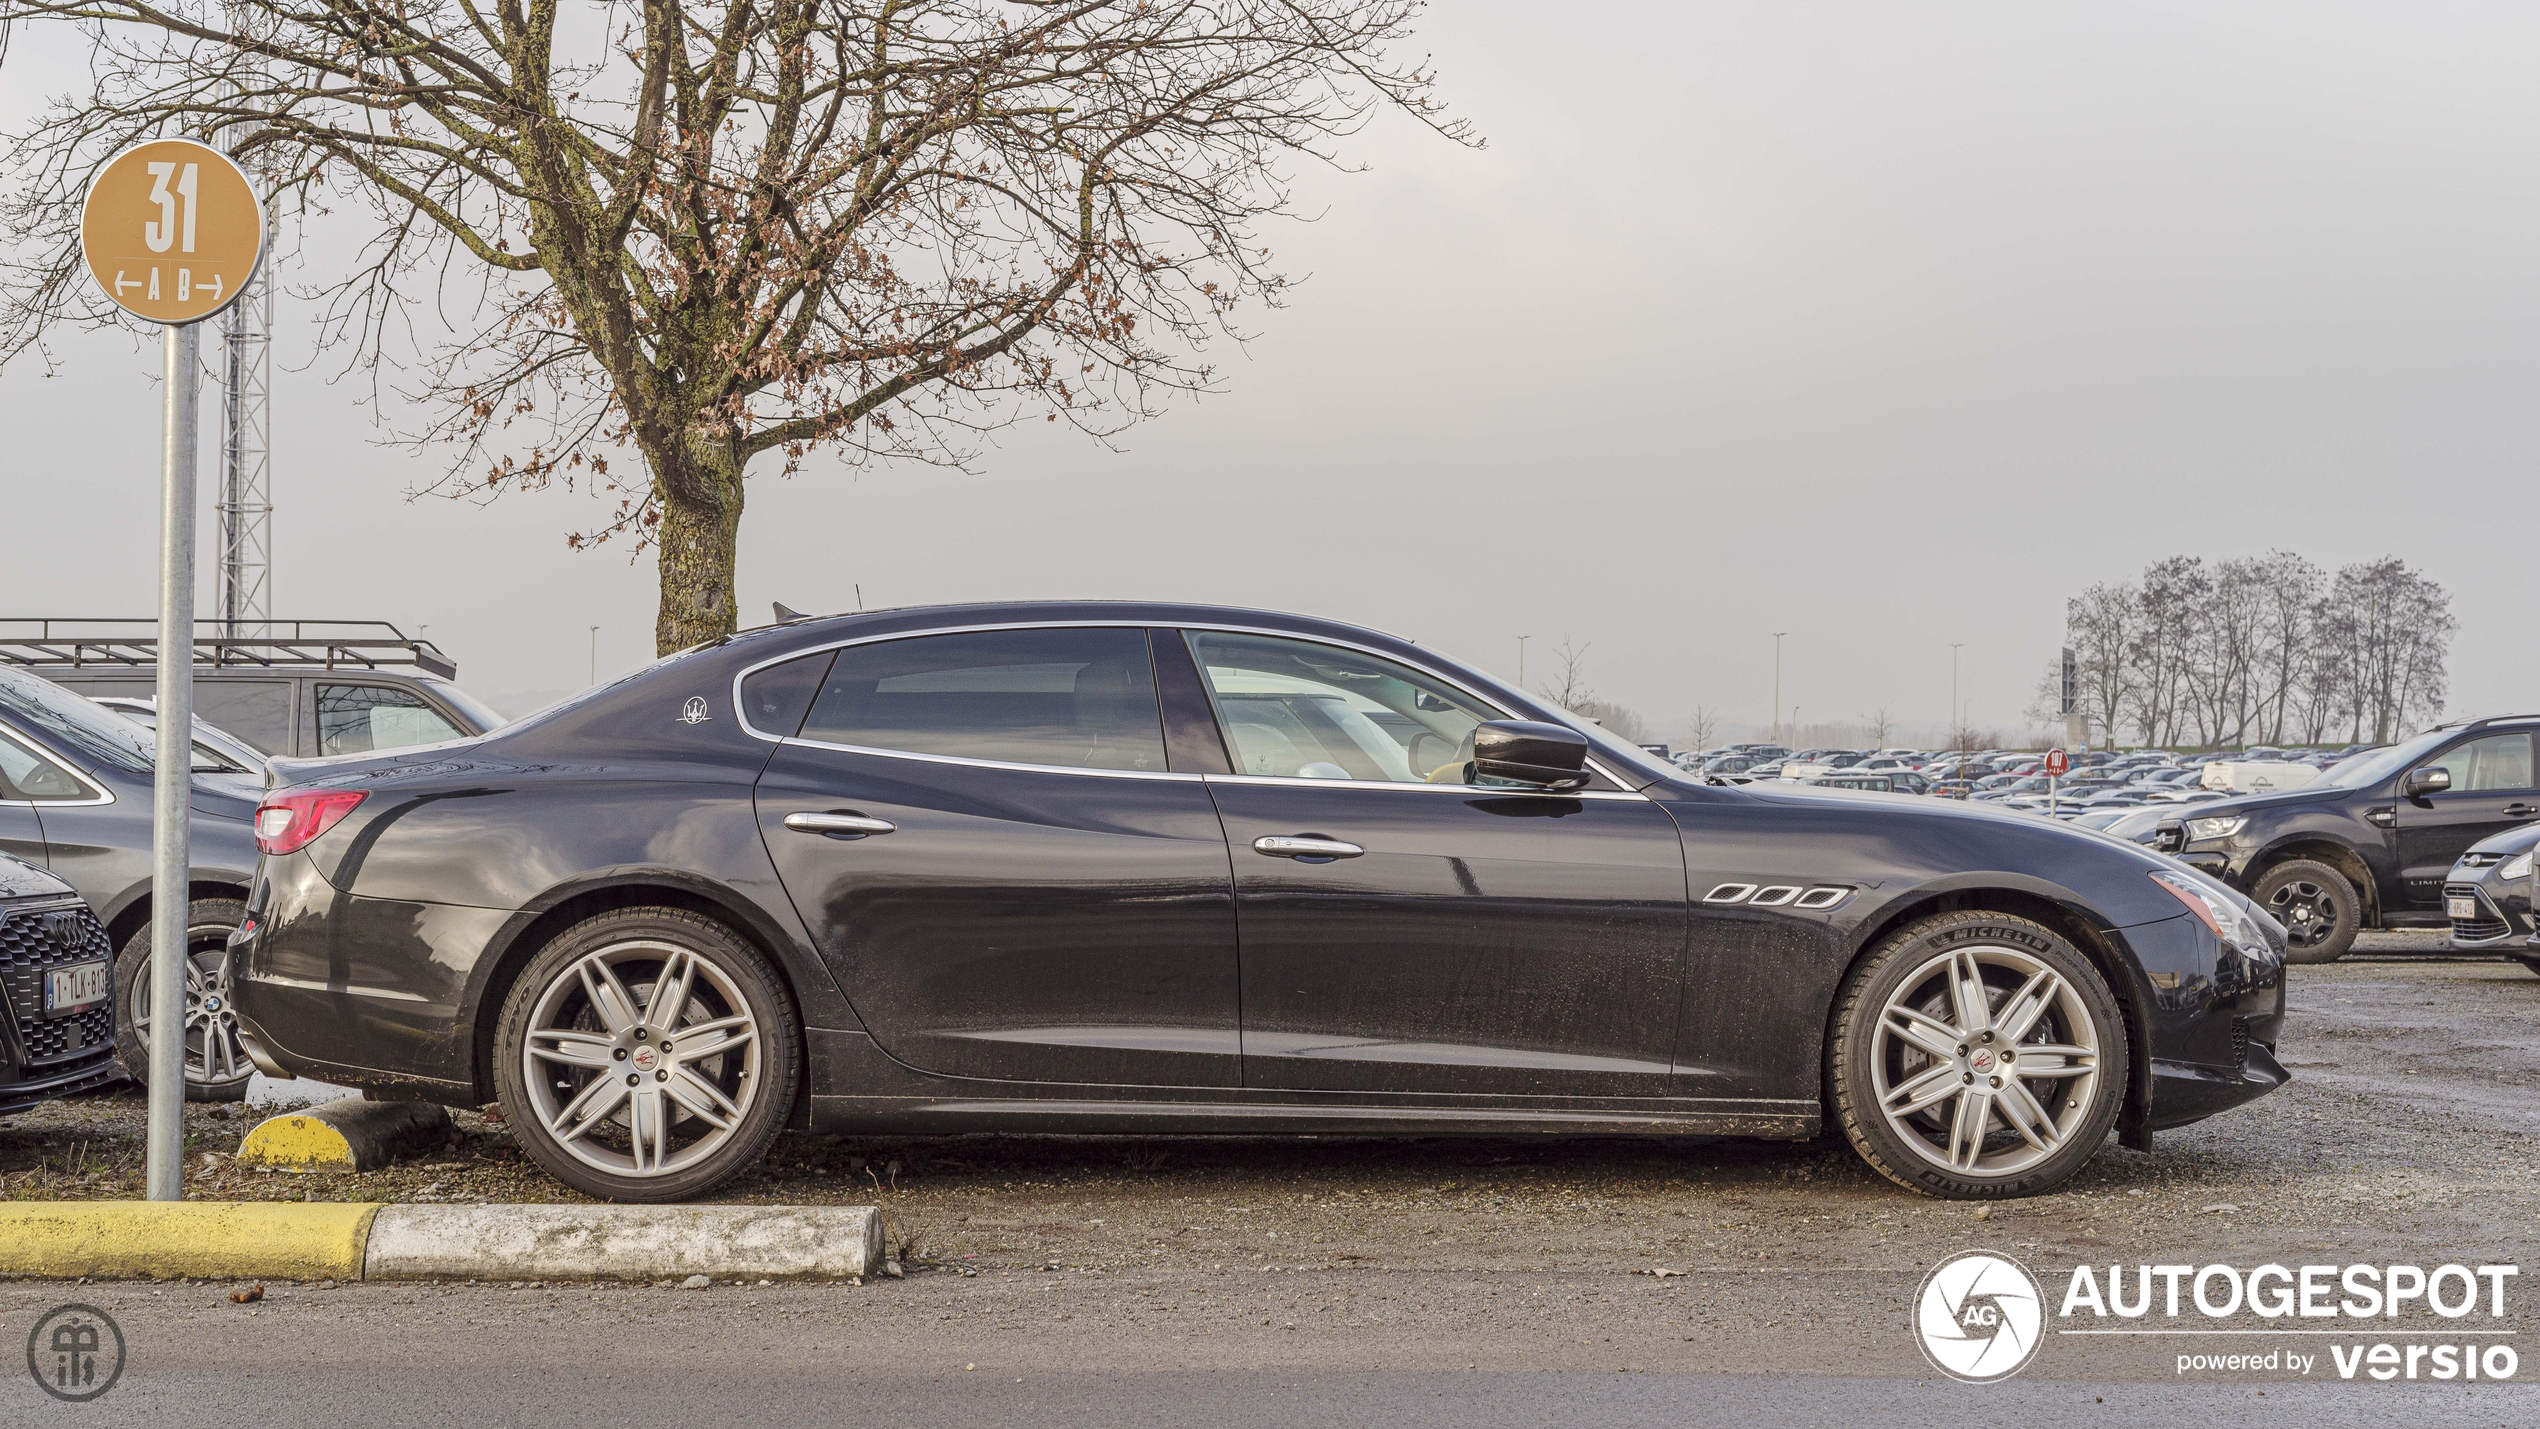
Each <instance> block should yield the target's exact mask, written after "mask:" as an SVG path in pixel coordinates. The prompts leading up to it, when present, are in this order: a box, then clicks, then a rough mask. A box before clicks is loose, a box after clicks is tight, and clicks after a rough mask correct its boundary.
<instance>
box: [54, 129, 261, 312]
mask: <svg viewBox="0 0 2540 1429" xmlns="http://www.w3.org/2000/svg"><path fill="white" fill-rule="evenodd" d="M264 246H265V214H264V206H263V205H262V204H259V203H258V202H256V190H255V186H254V185H252V184H250V183H248V182H247V175H246V174H245V173H244V172H243V171H241V170H240V169H239V167H238V165H236V164H235V163H232V162H231V161H230V158H229V156H228V155H227V154H224V153H222V152H221V151H220V150H218V149H215V148H213V147H211V146H210V145H208V144H198V143H196V142H195V141H194V140H191V139H153V140H150V141H149V142H148V143H144V144H136V145H134V146H133V147H131V148H129V149H126V150H124V151H123V152H122V153H120V154H117V155H116V156H115V157H114V158H113V159H111V160H109V161H108V162H107V164H106V166H105V167H104V168H102V169H100V170H98V171H97V178H96V180H95V182H93V183H91V184H90V185H89V186H88V202H87V204H86V205H85V206H83V207H82V208H81V209H80V214H79V247H80V254H81V256H82V257H83V258H85V259H86V260H87V263H88V275H89V276H90V277H91V278H93V279H95V280H96V283H97V286H98V287H99V288H100V289H101V290H103V291H104V292H105V294H106V296H107V297H109V298H112V299H114V301H115V305H116V306H117V307H120V308H122V309H123V310H124V311H125V312H128V313H130V314H132V315H133V316H134V317H137V318H144V319H147V320H148V321H151V322H154V323H168V324H182V323H192V322H200V321H202V320H203V319H205V318H207V317H210V316H211V315H212V314H214V313H217V312H219V311H220V310H221V309H223V308H225V307H228V306H229V305H230V304H231V303H232V302H235V301H236V300H237V298H238V294H239V292H240V290H242V289H244V288H245V287H246V286H247V280H248V278H250V277H251V276H253V275H254V273H255V271H256V263H257V260H258V259H260V258H262V257H263V256H264Z"/></svg>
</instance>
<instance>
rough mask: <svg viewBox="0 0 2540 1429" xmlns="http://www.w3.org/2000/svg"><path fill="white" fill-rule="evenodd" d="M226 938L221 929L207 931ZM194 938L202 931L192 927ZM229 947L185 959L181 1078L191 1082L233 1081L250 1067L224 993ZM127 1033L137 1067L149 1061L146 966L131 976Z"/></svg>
mask: <svg viewBox="0 0 2540 1429" xmlns="http://www.w3.org/2000/svg"><path fill="white" fill-rule="evenodd" d="M213 931H214V932H215V933H217V934H218V936H219V937H220V938H222V939H223V940H226V939H227V938H228V937H229V930H228V929H227V928H218V929H214V930H213ZM194 932H195V935H196V937H197V940H198V941H199V940H200V939H201V937H202V935H203V930H202V929H199V928H198V929H195V930H194ZM229 991H230V989H229V949H228V948H227V947H226V946H222V947H217V948H201V947H197V948H194V949H191V950H189V951H188V953H187V955H186V959H185V1080H187V1081H189V1082H192V1083H194V1084H195V1085H196V1086H204V1087H209V1086H219V1085H221V1084H223V1083H226V1082H235V1081H237V1080H239V1079H240V1078H242V1077H245V1076H247V1075H248V1074H249V1073H250V1072H252V1071H254V1070H255V1069H254V1068H253V1067H251V1066H249V1065H248V1063H247V1054H246V1053H245V1052H244V1051H243V1050H241V1049H240V1047H239V1045H238V1014H237V1013H236V1012H235V1011H233V1010H231V1007H230V997H229ZM131 997H132V1031H133V1035H134V1036H135V1037H137V1038H138V1039H139V1040H140V1042H141V1058H140V1061H141V1065H142V1066H143V1067H148V1066H149V1065H150V1055H149V1053H150V968H149V965H148V964H146V963H145V964H143V965H142V967H141V970H140V971H139V972H137V973H135V974H134V975H133V979H132V993H131Z"/></svg>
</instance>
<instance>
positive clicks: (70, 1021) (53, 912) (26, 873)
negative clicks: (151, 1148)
mask: <svg viewBox="0 0 2540 1429" xmlns="http://www.w3.org/2000/svg"><path fill="white" fill-rule="evenodd" d="M113 967H114V944H112V943H110V942H108V941H107V939H106V927H105V925H104V924H102V923H100V922H98V921H97V915H96V914H95V913H93V912H90V911H89V908H88V904H87V903H86V902H85V901H83V900H82V899H81V898H80V896H79V893H78V891H77V890H75V889H73V888H72V887H71V886H70V885H69V884H67V883H64V882H63V881H62V880H60V879H58V878H55V877H54V876H53V875H51V874H49V873H46V872H45V871H44V870H43V869H40V868H38V867H36V866H35V865H34V864H31V863H28V862H27V861H26V860H24V859H19V858H11V857H9V856H8V855H6V854H0V1116H6V1115H8V1114H9V1113H11V1112H20V1111H25V1110H26V1109H27V1108H28V1107H31V1106H37V1105H40V1104H42V1103H44V1102H48V1101H51V1100H52V1099H53V1098H55V1097H60V1096H68V1095H69V1094H71V1093H72V1092H77V1091H85V1090H87V1089H88V1088H90V1087H95V1086H102V1085H104V1084H105V1083H107V1082H109V1081H112V1080H114V1079H115V1078H116V1077H117V1076H119V1075H121V1074H120V1073H119V1072H117V1071H116V1069H115V1011H114V972H113Z"/></svg>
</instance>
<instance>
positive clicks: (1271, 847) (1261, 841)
mask: <svg viewBox="0 0 2540 1429" xmlns="http://www.w3.org/2000/svg"><path fill="white" fill-rule="evenodd" d="M1252 851H1253V852H1254V853H1266V854H1268V855H1270V856H1271V857H1272V858H1356V857H1358V856H1359V855H1360V854H1362V853H1365V852H1366V851H1367V850H1365V849H1363V848H1360V847H1359V846H1358V845H1356V844H1353V843H1343V842H1341V841H1340V840H1339V839H1326V838H1314V837H1310V836H1299V837H1287V836H1282V835H1279V834H1265V835H1263V836H1262V837H1260V838H1257V839H1254V840H1253V841H1252Z"/></svg>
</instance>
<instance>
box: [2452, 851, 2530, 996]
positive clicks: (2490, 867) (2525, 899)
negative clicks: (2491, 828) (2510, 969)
mask: <svg viewBox="0 0 2540 1429" xmlns="http://www.w3.org/2000/svg"><path fill="white" fill-rule="evenodd" d="M2534 849H2540V823H2534V824H2524V825H2522V826H2521V827H2519V828H2514V829H2508V830H2506V831H2505V832H2504V833H2501V834H2498V835H2496V836H2495V837H2494V838H2488V839H2481V840H2479V841H2478V842H2477V843H2476V844H2473V845H2472V846H2471V847H2470V851H2469V852H2467V853H2465V854H2462V855H2461V858H2460V862H2458V863H2455V864H2453V865H2452V872H2451V874H2450V875H2449V876H2448V877H2446V878H2445V879H2444V880H2443V916H2444V917H2445V918H2446V919H2447V920H2449V921H2450V923H2451V925H2452V946H2453V947H2455V948H2459V949H2461V950H2463V951H2466V952H2501V953H2504V954H2505V955H2506V956H2508V957H2510V958H2512V959H2514V960H2515V961H2516V962H2519V963H2521V964H2522V965H2523V966H2524V967H2527V968H2529V969H2531V970H2532V971H2533V972H2535V973H2540V951H2535V950H2534V949H2533V947H2532V938H2533V936H2534V935H2535V934H2540V921H2536V920H2535V919H2534V918H2533V916H2532V908H2531V864H2532V859H2533V857H2534V854H2533V852H2532V851H2533V850H2534Z"/></svg>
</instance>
